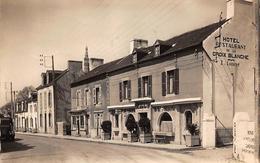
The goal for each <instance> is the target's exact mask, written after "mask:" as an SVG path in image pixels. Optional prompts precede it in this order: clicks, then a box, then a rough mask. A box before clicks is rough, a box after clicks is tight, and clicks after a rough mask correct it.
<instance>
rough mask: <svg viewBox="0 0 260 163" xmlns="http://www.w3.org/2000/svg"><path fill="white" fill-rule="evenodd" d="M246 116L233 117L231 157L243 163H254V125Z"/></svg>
mask: <svg viewBox="0 0 260 163" xmlns="http://www.w3.org/2000/svg"><path fill="white" fill-rule="evenodd" d="M245 117H248V116H247V115H245V116H244V115H243V114H240V115H239V116H235V118H234V122H233V142H234V144H233V155H234V157H235V158H236V159H238V160H241V161H244V162H254V155H255V123H254V122H252V121H249V119H248V118H245Z"/></svg>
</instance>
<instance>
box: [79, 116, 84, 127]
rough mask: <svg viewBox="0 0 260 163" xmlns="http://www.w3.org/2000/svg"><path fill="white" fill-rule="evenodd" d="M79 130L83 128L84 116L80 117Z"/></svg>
mask: <svg viewBox="0 0 260 163" xmlns="http://www.w3.org/2000/svg"><path fill="white" fill-rule="evenodd" d="M80 128H84V116H83V115H81V116H80Z"/></svg>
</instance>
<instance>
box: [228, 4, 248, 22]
mask: <svg viewBox="0 0 260 163" xmlns="http://www.w3.org/2000/svg"><path fill="white" fill-rule="evenodd" d="M248 11H253V0H227V19H230V18H232V19H240V20H245V19H251V20H252V16H253V15H252V14H253V13H252V12H248Z"/></svg>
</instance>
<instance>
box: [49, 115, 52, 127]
mask: <svg viewBox="0 0 260 163" xmlns="http://www.w3.org/2000/svg"><path fill="white" fill-rule="evenodd" d="M51 126H52V116H51V113H49V127H51Z"/></svg>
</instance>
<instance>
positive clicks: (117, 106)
mask: <svg viewBox="0 0 260 163" xmlns="http://www.w3.org/2000/svg"><path fill="white" fill-rule="evenodd" d="M107 108H108V110H114V109H124V108H135V104H126V105H111V106H108V107H107Z"/></svg>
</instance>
